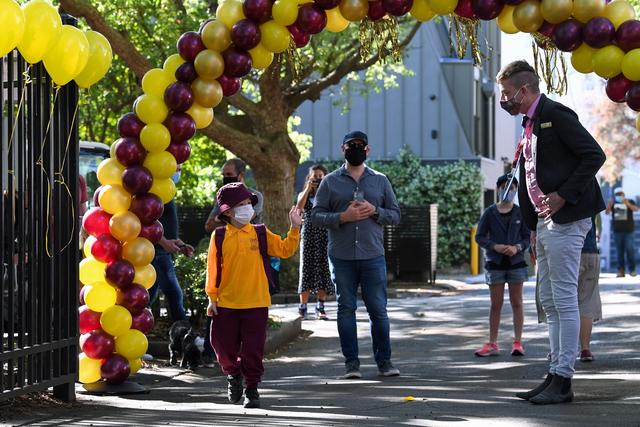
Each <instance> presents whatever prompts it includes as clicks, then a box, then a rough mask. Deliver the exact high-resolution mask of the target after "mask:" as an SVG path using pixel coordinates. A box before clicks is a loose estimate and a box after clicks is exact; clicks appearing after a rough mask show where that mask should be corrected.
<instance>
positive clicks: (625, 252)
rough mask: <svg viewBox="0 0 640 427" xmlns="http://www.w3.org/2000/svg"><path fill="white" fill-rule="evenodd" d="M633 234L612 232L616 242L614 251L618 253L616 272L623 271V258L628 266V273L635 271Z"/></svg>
mask: <svg viewBox="0 0 640 427" xmlns="http://www.w3.org/2000/svg"><path fill="white" fill-rule="evenodd" d="M633 234H634V233H633V232H625V231H614V232H613V237H614V239H615V241H616V250H617V251H618V270H624V265H625V262H624V261H625V256H626V258H627V262H626V264H627V265H628V266H629V272H631V273H633V272H634V271H636V245H635V243H634V241H633Z"/></svg>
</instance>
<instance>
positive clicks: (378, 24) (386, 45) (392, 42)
mask: <svg viewBox="0 0 640 427" xmlns="http://www.w3.org/2000/svg"><path fill="white" fill-rule="evenodd" d="M358 37H359V39H360V60H361V61H363V62H364V61H366V60H368V59H369V58H370V57H371V55H372V54H373V51H376V52H377V54H378V60H379V61H381V62H386V61H387V58H388V57H391V60H392V61H393V62H400V61H401V60H402V52H401V51H400V45H399V44H400V43H399V42H398V37H399V27H398V21H397V19H396V18H394V17H389V16H387V17H384V18H382V19H378V20H377V21H371V20H370V19H369V18H365V19H364V20H362V22H361V23H360V31H359V34H358Z"/></svg>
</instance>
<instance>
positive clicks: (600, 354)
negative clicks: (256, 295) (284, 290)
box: [13, 278, 640, 427]
mask: <svg viewBox="0 0 640 427" xmlns="http://www.w3.org/2000/svg"><path fill="white" fill-rule="evenodd" d="M601 288H602V296H603V301H604V304H605V305H604V317H605V320H603V321H602V322H601V323H599V324H597V325H596V327H595V328H594V337H593V351H594V354H595V356H596V361H595V362H593V363H590V364H585V363H580V362H577V366H578V372H577V374H576V377H575V380H574V388H575V391H576V402H574V403H572V404H567V405H555V406H546V407H539V406H534V405H531V404H529V403H528V402H524V401H520V400H518V399H516V398H515V397H514V396H513V394H514V392H515V391H518V390H522V389H526V388H530V387H533V386H535V385H537V383H538V382H539V381H540V380H541V378H542V377H543V375H544V373H545V367H546V358H545V356H546V352H547V343H546V327H545V326H541V325H538V324H537V323H536V322H535V306H534V302H533V290H534V286H533V284H532V283H528V284H527V285H526V287H525V309H526V321H525V338H524V345H525V349H526V351H527V355H526V356H525V357H522V358H514V357H511V356H510V355H508V353H507V354H504V355H501V356H499V357H492V358H487V359H478V358H475V357H474V355H473V351H474V350H475V349H476V348H477V347H479V346H480V345H481V344H482V343H483V341H484V339H485V336H486V334H487V323H488V320H487V312H488V305H489V302H488V291H487V289H486V287H485V286H483V285H479V286H477V287H474V288H472V289H471V290H466V291H465V292H464V293H461V294H452V295H443V296H440V297H434V296H430V297H417V298H401V299H393V300H391V301H390V303H389V306H390V308H389V309H390V316H391V319H392V340H393V346H394V363H395V364H396V366H398V367H399V368H400V369H401V371H402V376H401V377H399V378H387V379H380V378H378V377H377V376H376V373H377V371H376V368H375V364H374V362H373V359H372V357H371V350H370V341H369V339H368V323H367V320H366V313H365V312H364V311H363V312H362V313H360V316H359V323H358V325H359V332H360V335H361V340H360V342H361V356H362V362H363V366H362V371H363V374H364V378H363V379H362V380H357V381H345V380H338V379H337V377H338V376H339V375H341V374H342V373H343V367H342V366H343V365H342V356H341V354H340V351H339V344H338V340H337V332H336V325H335V321H327V322H321V321H305V322H304V323H303V328H304V329H306V330H309V331H312V332H311V333H309V332H308V333H307V334H306V335H305V336H304V337H303V338H301V339H299V340H298V341H296V342H294V343H292V344H291V345H290V346H289V347H288V348H286V349H284V350H282V351H281V352H280V353H279V354H276V355H273V357H272V358H271V359H269V360H268V361H267V362H266V375H265V378H264V382H263V384H262V387H261V393H262V402H263V407H264V409H258V410H246V409H244V408H242V406H240V405H230V404H228V403H226V390H225V386H226V385H225V380H224V378H223V377H222V376H220V374H219V373H218V372H217V371H216V370H214V369H201V370H198V371H197V372H195V373H192V372H188V371H181V370H175V369H168V368H160V369H156V370H148V369H147V370H144V371H142V372H143V373H142V374H139V375H137V376H136V377H134V378H135V379H136V380H137V381H139V382H141V383H144V384H147V385H148V386H149V388H150V389H151V392H150V393H149V394H147V395H137V396H122V397H96V396H85V395H83V396H80V397H79V401H80V404H78V405H75V406H74V407H72V408H59V409H47V410H41V411H40V413H32V414H28V415H27V416H25V415H23V416H21V417H20V419H15V420H14V422H13V425H16V424H21V423H25V424H26V423H29V425H43V426H53V425H93V426H113V425H179V426H187V425H189V426H205V425H218V426H221V425H225V426H226V425H235V426H245V425H247V426H248V425H259V426H262V427H268V426H355V425H360V426H391V425H404V426H442V425H455V426H460V425H469V426H510V425H516V426H590V425H593V426H639V425H640V356H638V355H639V354H640V280H632V279H625V280H620V279H614V278H604V279H603V280H602V281H601ZM505 300H506V301H508V298H506V299H505ZM329 308H330V310H329V315H333V316H335V303H333V304H331V305H330V306H329ZM280 310H282V309H281V308H276V309H275V310H274V311H280ZM287 310H291V311H295V308H294V307H293V306H291V307H289V308H287ZM510 317H511V315H510V309H509V307H508V305H506V306H505V309H504V311H503V327H502V330H501V341H500V342H501V344H502V345H503V346H504V347H505V348H507V347H508V346H509V345H510V340H511V339H510V337H511V331H510V325H511V321H510ZM409 396H412V397H413V400H408V399H407V398H408V397H409Z"/></svg>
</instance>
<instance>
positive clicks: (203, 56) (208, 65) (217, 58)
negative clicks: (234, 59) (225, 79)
mask: <svg viewBox="0 0 640 427" xmlns="http://www.w3.org/2000/svg"><path fill="white" fill-rule="evenodd" d="M193 66H194V67H195V69H196V72H197V73H198V76H200V77H202V78H204V79H210V80H213V79H217V78H218V77H220V76H221V75H222V73H223V72H224V59H222V55H220V54H219V53H218V52H216V51H215V50H211V49H205V50H203V51H202V52H200V53H198V56H196V59H195V60H194V61H193Z"/></svg>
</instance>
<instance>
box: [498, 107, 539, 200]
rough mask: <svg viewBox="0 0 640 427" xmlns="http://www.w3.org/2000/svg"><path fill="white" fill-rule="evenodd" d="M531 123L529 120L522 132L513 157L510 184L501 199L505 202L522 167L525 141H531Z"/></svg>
mask: <svg viewBox="0 0 640 427" xmlns="http://www.w3.org/2000/svg"><path fill="white" fill-rule="evenodd" d="M529 123H532V122H531V119H529V121H528V123H527V125H526V126H525V128H524V129H523V130H522V136H521V137H520V142H519V143H518V147H517V148H516V154H515V156H513V161H512V162H511V172H510V173H509V176H510V177H511V178H510V179H509V182H508V183H507V186H506V187H505V189H504V193H503V194H502V197H500V200H501V201H503V202H504V201H505V200H506V199H507V193H508V192H509V189H510V188H511V184H513V180H514V178H515V176H516V173H517V172H518V169H519V167H520V159H521V158H522V155H523V154H522V151H523V149H524V142H525V139H528V140H530V139H531V134H532V132H533V126H530V125H529Z"/></svg>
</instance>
